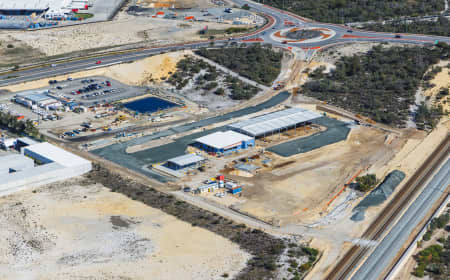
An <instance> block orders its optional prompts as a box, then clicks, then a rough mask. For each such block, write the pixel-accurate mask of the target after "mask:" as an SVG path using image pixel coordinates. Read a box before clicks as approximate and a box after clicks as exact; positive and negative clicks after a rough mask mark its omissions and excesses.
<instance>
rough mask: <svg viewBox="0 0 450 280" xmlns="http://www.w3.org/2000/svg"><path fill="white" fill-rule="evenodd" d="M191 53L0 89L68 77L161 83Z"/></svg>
mask: <svg viewBox="0 0 450 280" xmlns="http://www.w3.org/2000/svg"><path fill="white" fill-rule="evenodd" d="M189 53H190V51H180V52H172V53H166V54H160V55H155V56H151V57H148V58H145V59H142V60H138V61H135V62H132V63H123V64H118V65H113V66H109V67H104V68H98V69H92V70H86V71H81V72H77V73H73V74H68V75H60V76H56V77H51V78H46V79H41V80H36V81H31V82H25V83H21V84H17V85H11V86H5V87H1V88H0V89H5V90H9V91H12V92H16V91H22V90H31V89H36V88H41V87H45V86H48V81H49V80H65V79H67V78H68V77H72V78H74V79H77V78H85V77H91V76H106V77H108V78H111V79H115V80H118V81H120V82H122V83H124V84H128V85H145V84H147V83H149V81H150V79H153V80H154V81H160V79H161V77H168V76H169V75H170V74H169V72H175V70H176V65H177V62H178V61H179V60H181V59H182V58H183V57H184V55H185V54H189Z"/></svg>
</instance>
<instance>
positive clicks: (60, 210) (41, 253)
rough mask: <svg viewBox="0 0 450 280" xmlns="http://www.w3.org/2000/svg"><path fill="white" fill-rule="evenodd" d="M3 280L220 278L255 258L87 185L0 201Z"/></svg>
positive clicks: (83, 182)
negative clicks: (24, 279) (23, 279)
mask: <svg viewBox="0 0 450 280" xmlns="http://www.w3.org/2000/svg"><path fill="white" fill-rule="evenodd" d="M0 201H1V210H2V211H1V214H0V221H1V222H2V224H3V226H2V228H1V229H0V236H1V238H0V247H1V248H2V250H1V254H0V263H1V264H0V278H2V279H20V278H23V277H28V276H29V275H33V277H34V278H36V277H37V278H39V279H62V278H63V279H80V278H83V279H84V278H86V279H105V278H108V279H148V275H152V277H154V278H155V279H175V278H178V277H179V276H180V275H183V278H184V279H221V275H222V274H223V273H228V274H229V275H230V277H233V276H234V275H236V273H238V272H239V271H240V270H241V269H243V268H244V267H245V265H246V262H247V260H248V259H249V257H250V255H249V254H248V253H246V252H244V251H242V250H241V249H239V246H238V245H236V244H233V243H232V242H231V241H229V240H227V239H225V238H223V237H220V236H218V235H215V234H213V233H211V232H209V231H207V230H205V229H202V228H199V227H193V226H191V225H190V224H188V223H186V222H182V221H179V220H177V219H176V218H174V217H172V216H170V215H167V214H165V213H163V212H162V211H160V210H157V209H154V208H151V207H148V206H146V205H145V204H143V203H140V202H136V201H134V200H131V199H129V198H127V197H125V196H124V195H121V194H117V193H113V192H110V191H109V190H108V189H106V188H105V187H103V186H102V185H101V184H98V183H93V182H91V181H89V180H86V179H77V180H72V181H66V182H62V183H59V184H53V185H48V186H45V187H43V188H40V189H38V190H36V191H33V192H32V191H26V192H21V193H17V194H14V195H11V196H8V197H2V198H0Z"/></svg>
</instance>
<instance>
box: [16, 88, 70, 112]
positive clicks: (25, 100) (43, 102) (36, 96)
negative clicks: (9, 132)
mask: <svg viewBox="0 0 450 280" xmlns="http://www.w3.org/2000/svg"><path fill="white" fill-rule="evenodd" d="M14 101H15V102H17V103H19V104H22V105H24V106H26V107H29V108H32V107H33V106H36V107H37V106H39V107H41V108H45V109H47V110H48V109H56V108H58V107H61V106H62V103H61V102H60V101H59V100H56V99H55V98H53V97H51V96H48V95H46V94H43V93H40V92H36V91H25V92H21V93H18V94H16V96H15V98H14Z"/></svg>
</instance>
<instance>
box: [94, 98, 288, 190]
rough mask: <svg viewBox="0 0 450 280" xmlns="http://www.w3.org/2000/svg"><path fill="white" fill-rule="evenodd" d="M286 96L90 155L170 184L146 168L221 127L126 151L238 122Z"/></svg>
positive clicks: (273, 104)
mask: <svg viewBox="0 0 450 280" xmlns="http://www.w3.org/2000/svg"><path fill="white" fill-rule="evenodd" d="M289 96H290V95H289V92H287V91H283V92H281V93H279V94H278V95H276V96H274V97H272V98H271V99H269V100H267V101H265V102H263V103H261V104H258V105H255V106H251V107H247V108H244V109H241V110H237V111H234V112H231V113H228V114H224V115H219V116H216V117H212V118H208V119H204V120H201V121H197V122H193V123H188V124H183V125H179V126H176V127H173V128H169V129H166V130H162V131H159V132H156V133H153V134H150V135H147V136H143V137H139V138H135V139H132V140H129V141H127V142H121V143H116V144H112V145H109V146H106V147H103V148H99V149H96V150H92V151H91V152H92V153H93V154H96V155H98V156H100V157H102V158H104V159H107V160H109V161H112V162H114V163H117V164H119V165H121V166H125V167H127V168H129V169H131V170H134V171H136V172H139V173H141V174H143V175H146V176H148V177H150V178H153V179H156V180H158V181H160V182H167V181H170V180H171V179H170V178H169V177H166V176H163V175H161V174H160V173H157V172H155V171H152V170H151V169H148V166H149V165H151V164H154V163H158V162H164V161H166V160H168V159H170V158H172V157H176V156H180V155H183V154H184V152H185V150H186V147H187V146H188V145H189V144H191V143H193V140H194V139H196V138H198V137H201V136H204V135H206V134H209V133H212V132H215V131H218V130H223V129H225V127H223V126H221V127H217V128H213V129H209V130H205V129H204V130H201V131H200V132H197V133H191V134H189V135H186V136H183V137H180V138H177V139H175V140H173V141H171V140H169V139H167V144H164V145H161V146H157V147H154V148H150V149H146V150H143V151H139V152H136V153H132V154H128V153H127V152H126V149H127V148H128V147H130V146H134V145H139V144H143V143H146V142H149V141H153V140H157V139H161V138H164V137H169V136H174V135H177V134H179V133H183V132H188V131H192V130H194V129H198V128H202V127H205V126H208V125H211V124H215V123H220V122H223V121H226V120H230V119H233V118H238V117H242V116H245V115H248V114H252V113H256V112H259V111H262V110H265V109H268V108H270V107H273V106H276V105H278V104H280V103H282V102H283V101H285V100H286V99H287V98H288V97H289Z"/></svg>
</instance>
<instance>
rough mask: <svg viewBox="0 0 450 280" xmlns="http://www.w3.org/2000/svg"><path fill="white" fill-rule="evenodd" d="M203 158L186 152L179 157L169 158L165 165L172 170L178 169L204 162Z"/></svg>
mask: <svg viewBox="0 0 450 280" xmlns="http://www.w3.org/2000/svg"><path fill="white" fill-rule="evenodd" d="M204 161H205V159H204V158H203V157H201V156H198V155H196V154H187V155H182V156H179V157H174V158H171V159H169V160H168V161H167V164H166V165H167V167H168V168H171V169H174V170H180V169H184V168H188V167H192V166H196V165H198V164H199V163H202V162H204Z"/></svg>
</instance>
